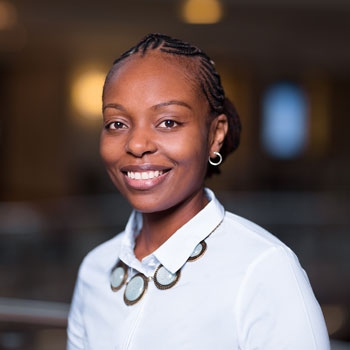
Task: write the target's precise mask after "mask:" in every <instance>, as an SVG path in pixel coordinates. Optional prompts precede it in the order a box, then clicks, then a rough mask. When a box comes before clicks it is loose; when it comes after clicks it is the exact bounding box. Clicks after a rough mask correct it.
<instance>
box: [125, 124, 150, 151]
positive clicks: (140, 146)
mask: <svg viewBox="0 0 350 350" xmlns="http://www.w3.org/2000/svg"><path fill="white" fill-rule="evenodd" d="M125 146H126V151H127V152H128V153H129V154H132V155H133V156H135V157H137V158H141V157H143V156H144V155H145V154H148V153H154V152H155V151H156V150H157V146H156V140H155V138H154V135H153V133H152V132H151V131H150V130H148V129H147V128H145V127H144V128H143V127H134V128H132V129H131V130H130V132H129V136H128V139H127V142H126V145H125Z"/></svg>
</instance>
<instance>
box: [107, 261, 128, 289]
mask: <svg viewBox="0 0 350 350" xmlns="http://www.w3.org/2000/svg"><path fill="white" fill-rule="evenodd" d="M127 278H128V267H127V266H126V265H125V264H124V263H123V262H122V261H119V262H118V263H117V265H116V266H115V268H114V269H113V270H112V273H111V276H110V284H111V288H112V290H113V292H116V291H118V290H119V289H120V288H121V287H123V285H124V284H125V282H126V279H127Z"/></svg>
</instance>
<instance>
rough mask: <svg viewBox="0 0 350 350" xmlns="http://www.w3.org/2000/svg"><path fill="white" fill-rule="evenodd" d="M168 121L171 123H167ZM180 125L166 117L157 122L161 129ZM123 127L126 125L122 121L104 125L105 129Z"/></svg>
mask: <svg viewBox="0 0 350 350" xmlns="http://www.w3.org/2000/svg"><path fill="white" fill-rule="evenodd" d="M169 123H170V124H171V125H169ZM167 124H168V125H167ZM180 125H181V123H179V122H177V121H175V120H172V119H166V120H163V121H162V122H161V123H159V125H158V127H160V128H163V129H173V128H176V127H178V126H180ZM124 128H126V125H125V124H124V123H122V122H111V123H108V124H107V125H106V126H105V129H107V130H120V129H124Z"/></svg>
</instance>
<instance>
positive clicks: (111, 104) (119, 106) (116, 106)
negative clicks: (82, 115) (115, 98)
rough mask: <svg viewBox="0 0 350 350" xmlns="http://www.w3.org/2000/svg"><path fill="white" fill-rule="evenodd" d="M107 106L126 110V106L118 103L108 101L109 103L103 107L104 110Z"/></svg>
mask: <svg viewBox="0 0 350 350" xmlns="http://www.w3.org/2000/svg"><path fill="white" fill-rule="evenodd" d="M107 108H114V109H119V110H120V111H124V112H125V108H124V107H123V106H122V105H120V104H118V103H108V105H105V106H103V107H102V111H104V110H105V109H107Z"/></svg>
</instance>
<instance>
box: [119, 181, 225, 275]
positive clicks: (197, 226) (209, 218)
mask: <svg viewBox="0 0 350 350" xmlns="http://www.w3.org/2000/svg"><path fill="white" fill-rule="evenodd" d="M205 193H206V195H207V197H208V199H209V203H208V204H207V205H206V206H205V207H204V208H203V209H202V210H201V211H200V212H199V213H198V214H197V215H195V216H194V217H193V218H192V219H191V220H190V221H188V222H187V223H186V224H185V225H183V226H182V227H181V228H180V229H178V230H177V231H176V232H175V233H174V234H173V235H172V236H171V237H170V238H169V239H168V240H167V241H166V242H165V243H163V244H162V245H161V246H160V247H159V248H158V249H157V250H155V251H154V252H153V254H151V255H153V256H154V257H155V258H156V259H157V260H158V261H159V263H160V264H162V265H163V266H164V267H165V268H166V269H167V270H168V271H170V272H171V273H175V272H176V271H178V270H179V269H180V268H181V267H182V266H183V265H184V264H185V263H186V261H187V259H188V258H189V256H190V255H191V254H192V252H193V250H194V248H195V247H196V246H197V244H198V243H199V242H201V241H202V240H204V239H205V238H207V237H208V236H209V235H210V234H211V233H212V232H213V231H214V230H215V228H216V227H217V226H218V225H219V224H220V223H221V221H222V220H223V217H224V214H225V210H224V208H223V206H222V205H221V204H220V203H219V201H218V200H217V199H216V197H215V195H214V193H213V192H212V191H211V190H209V189H207V188H206V189H205ZM141 227H142V215H141V213H139V212H136V211H134V212H133V213H132V215H131V216H130V219H129V221H128V223H127V225H126V228H125V236H124V240H123V243H122V249H121V254H120V259H122V260H123V261H124V262H125V263H127V264H128V265H129V266H131V267H133V268H136V269H137V270H141V269H142V267H141V265H142V264H141V262H139V261H138V260H137V259H136V258H135V255H134V246H135V237H136V236H137V234H138V233H139V231H140V229H141ZM142 270H143V269H142Z"/></svg>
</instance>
